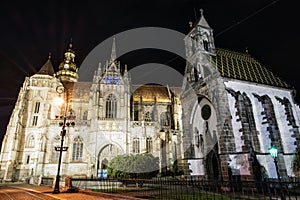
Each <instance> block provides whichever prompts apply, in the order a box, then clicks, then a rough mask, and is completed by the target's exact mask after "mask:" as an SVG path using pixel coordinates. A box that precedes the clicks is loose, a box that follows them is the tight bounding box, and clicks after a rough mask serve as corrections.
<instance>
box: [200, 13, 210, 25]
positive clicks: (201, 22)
mask: <svg viewBox="0 0 300 200" xmlns="http://www.w3.org/2000/svg"><path fill="white" fill-rule="evenodd" d="M200 14H201V17H200V20H199V22H198V25H200V26H203V27H207V28H210V26H209V25H208V23H207V21H206V20H205V18H204V15H203V9H202V8H201V9H200Z"/></svg>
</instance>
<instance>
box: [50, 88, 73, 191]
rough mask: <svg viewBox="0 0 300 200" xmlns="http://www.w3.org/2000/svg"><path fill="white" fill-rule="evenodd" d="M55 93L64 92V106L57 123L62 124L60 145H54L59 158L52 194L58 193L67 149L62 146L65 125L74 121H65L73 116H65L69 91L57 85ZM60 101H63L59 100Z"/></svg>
mask: <svg viewBox="0 0 300 200" xmlns="http://www.w3.org/2000/svg"><path fill="white" fill-rule="evenodd" d="M56 91H57V93H59V94H60V95H61V94H65V97H66V98H65V107H64V110H63V116H62V118H63V122H60V123H59V125H60V126H62V130H61V132H60V137H61V140H60V146H59V147H55V151H59V159H58V168H57V175H56V180H55V187H54V191H53V194H58V193H60V190H59V180H60V167H61V159H62V152H63V151H67V150H68V147H64V146H63V145H64V137H65V136H66V127H67V126H70V125H72V126H74V125H75V123H74V122H72V123H67V118H68V119H73V117H70V116H67V112H68V101H69V91H68V89H66V88H65V87H64V86H58V87H57V88H56ZM61 103H63V101H61Z"/></svg>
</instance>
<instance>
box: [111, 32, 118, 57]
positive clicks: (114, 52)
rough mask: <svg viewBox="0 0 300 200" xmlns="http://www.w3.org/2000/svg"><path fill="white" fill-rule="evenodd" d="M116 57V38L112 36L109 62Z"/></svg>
mask: <svg viewBox="0 0 300 200" xmlns="http://www.w3.org/2000/svg"><path fill="white" fill-rule="evenodd" d="M116 59H117V53H116V38H115V37H114V38H113V44H112V48H111V55H110V62H114V61H115V60H116Z"/></svg>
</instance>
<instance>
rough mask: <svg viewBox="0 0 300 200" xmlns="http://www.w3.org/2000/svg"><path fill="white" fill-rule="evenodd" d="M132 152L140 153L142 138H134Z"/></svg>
mask: <svg viewBox="0 0 300 200" xmlns="http://www.w3.org/2000/svg"><path fill="white" fill-rule="evenodd" d="M132 152H133V153H135V154H138V153H140V139H139V138H133V141H132Z"/></svg>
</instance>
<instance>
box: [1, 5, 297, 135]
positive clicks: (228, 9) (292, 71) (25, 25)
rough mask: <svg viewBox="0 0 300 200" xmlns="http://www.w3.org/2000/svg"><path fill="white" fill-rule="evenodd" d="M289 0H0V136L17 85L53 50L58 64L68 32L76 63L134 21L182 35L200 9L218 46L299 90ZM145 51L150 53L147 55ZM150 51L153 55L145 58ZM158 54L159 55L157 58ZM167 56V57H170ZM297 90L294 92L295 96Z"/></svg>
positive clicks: (136, 60) (132, 61)
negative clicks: (242, 54) (241, 55)
mask: <svg viewBox="0 0 300 200" xmlns="http://www.w3.org/2000/svg"><path fill="white" fill-rule="evenodd" d="M296 3H297V1H294V0H275V1H273V0H226V1H224V0H219V1H217V0H181V1H179V0H110V1H102V0H101V1H99V0H98V1H79V2H77V1H65V0H61V1H57V0H48V1H30V0H27V1H14V0H11V1H3V2H1V6H0V24H1V29H0V67H1V73H0V85H1V87H0V120H1V122H0V123H1V124H0V131H1V132H0V141H1V139H2V135H3V134H4V133H5V129H6V126H7V123H8V120H9V116H10V114H11V111H12V109H13V107H14V104H15V101H16V98H17V95H18V92H19V89H20V87H21V85H22V83H23V81H24V79H25V77H27V76H31V75H33V74H34V73H35V72H37V70H39V69H40V67H41V66H42V65H43V64H44V63H45V61H46V60H47V57H48V53H49V52H51V53H52V63H53V65H54V67H55V69H57V67H58V64H59V63H60V62H61V61H62V59H63V53H64V52H65V50H66V48H67V47H68V43H69V41H70V39H71V38H72V41H73V45H74V50H75V52H76V56H77V57H76V63H77V65H78V66H80V64H81V63H82V61H83V60H84V58H85V56H87V55H88V53H89V52H90V51H91V50H92V49H93V48H94V47H96V46H97V45H98V44H99V43H101V42H102V41H103V40H105V39H107V38H109V37H111V36H112V35H115V34H118V33H120V32H122V31H126V30H130V29H133V28H139V27H149V26H154V27H163V28H169V29H173V30H176V31H179V32H181V33H184V34H186V33H187V32H188V31H189V21H192V22H195V21H196V20H195V19H196V18H199V16H200V12H199V9H200V8H203V9H204V16H205V18H206V20H207V22H208V23H209V25H210V26H211V28H212V29H213V30H214V35H215V44H216V47H222V48H226V49H231V50H235V51H240V52H245V48H248V50H249V53H250V54H251V56H252V57H254V58H256V59H257V60H258V61H260V62H261V63H262V64H263V65H265V66H266V67H268V68H269V69H271V70H272V71H273V72H274V73H275V74H277V75H278V76H279V77H280V78H282V79H283V80H285V81H287V82H288V83H289V84H290V85H292V86H294V87H295V89H296V90H297V91H299V92H300V78H299V77H298V76H299V75H298V72H297V70H299V69H298V68H299V64H298V60H299V58H298V57H299V56H298V53H299V50H298V49H299V47H300V30H299V22H298V19H299V16H298V14H297V12H298V7H297V6H296ZM149 52H150V53H149ZM149 52H146V51H137V52H135V54H132V53H129V54H128V55H124V56H123V57H122V58H120V59H121V61H122V62H125V63H127V64H128V67H129V68H130V67H134V66H136V65H139V64H143V63H148V62H153V61H155V62H161V63H168V64H169V65H170V66H172V67H176V68H177V69H180V70H179V71H183V70H182V69H184V61H182V60H181V59H176V55H173V54H170V53H167V52H162V51H160V50H151V51H149ZM149 55H151V56H149ZM162 55H163V56H162ZM168 61H170V62H168ZM299 99H300V98H299V95H297V96H296V100H297V102H300V101H299Z"/></svg>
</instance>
